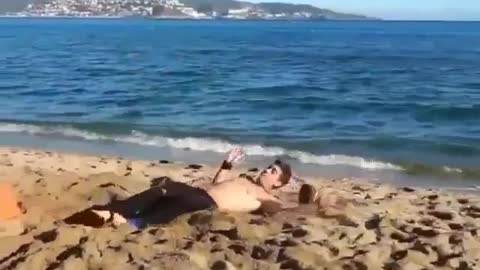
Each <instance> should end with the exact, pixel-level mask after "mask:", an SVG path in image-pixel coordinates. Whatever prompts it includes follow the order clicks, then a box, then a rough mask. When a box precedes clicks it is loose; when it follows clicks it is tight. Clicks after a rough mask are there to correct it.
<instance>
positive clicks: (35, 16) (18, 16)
mask: <svg viewBox="0 0 480 270" xmlns="http://www.w3.org/2000/svg"><path fill="white" fill-rule="evenodd" d="M0 19H52V20H54V19H85V20H94V19H106V20H118V19H141V20H153V21H155V20H158V21H162V20H179V21H236V22H241V21H265V22H269V21H300V22H301V21H312V22H314V21H337V22H339V21H345V22H347V21H359V22H361V21H384V20H383V19H380V18H370V19H362V20H356V19H342V20H332V19H323V18H270V19H264V18H245V19H238V18H192V17H183V16H159V17H152V16H145V17H143V16H41V15H32V16H22V15H4V14H3V15H0Z"/></svg>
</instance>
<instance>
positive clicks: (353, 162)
mask: <svg viewBox="0 0 480 270" xmlns="http://www.w3.org/2000/svg"><path fill="white" fill-rule="evenodd" d="M0 132H3V133H27V134H31V135H60V136H65V137H71V138H81V139H84V140H89V141H114V142H122V143H131V144H138V145H145V146H153V147H173V148H178V149H187V150H192V151H211V152H217V153H225V152H227V151H229V150H230V149H232V148H233V147H238V146H241V147H243V149H244V150H245V152H246V153H247V154H248V155H253V156H267V157H272V156H286V157H290V158H293V159H296V160H298V161H300V162H302V163H310V164H318V165H348V166H353V167H358V168H362V169H367V170H403V169H402V167H400V166H397V165H394V164H391V163H388V162H382V161H376V160H369V159H365V158H363V157H358V156H347V155H336V154H329V155H315V154H312V153H308V152H303V151H296V150H288V149H285V148H282V147H271V146H262V145H257V144H234V143H230V142H227V141H224V140H219V139H211V138H195V137H183V138H173V137H164V136H158V135H148V134H145V133H142V132H139V131H135V130H132V131H131V133H130V134H126V135H118V134H117V135H106V134H100V133H96V132H91V131H87V130H81V129H77V128H73V127H69V126H38V125H32V124H14V123H0Z"/></svg>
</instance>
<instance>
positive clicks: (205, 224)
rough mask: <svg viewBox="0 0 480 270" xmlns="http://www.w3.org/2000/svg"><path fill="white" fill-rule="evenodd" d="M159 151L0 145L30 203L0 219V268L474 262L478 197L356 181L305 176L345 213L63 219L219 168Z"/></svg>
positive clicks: (3, 175) (3, 172)
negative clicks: (340, 202)
mask: <svg viewBox="0 0 480 270" xmlns="http://www.w3.org/2000/svg"><path fill="white" fill-rule="evenodd" d="M159 158H160V159H159V160H127V159H123V158H121V157H112V156H89V155H81V154H71V153H60V152H51V151H45V150H38V149H25V148H14V147H2V148H0V181H2V182H7V183H11V184H12V185H13V186H14V188H15V190H16V191H17V193H18V195H19V198H20V200H21V202H22V204H23V205H24V206H25V208H26V210H27V211H26V213H25V214H24V215H23V216H22V217H21V219H19V220H14V221H8V222H5V221H0V237H1V238H0V269H29V270H30V269H33V270H34V269H217V270H218V269H362V270H363V269H387V270H394V269H412V270H415V269H462V270H465V269H480V256H479V255H478V254H480V236H479V234H480V196H478V195H476V194H462V193H451V192H447V191H445V190H439V189H435V190H433V189H432V190H428V189H422V188H410V187H395V186H392V185H388V184H378V183H372V182H368V181H358V180H355V179H335V180H331V179H325V178H322V177H311V178H307V179H305V180H306V181H307V182H309V183H312V184H314V185H315V186H317V187H319V188H321V190H322V192H327V191H336V192H340V193H342V194H344V196H347V197H348V198H351V199H352V200H353V203H352V204H350V205H349V206H348V207H347V209H345V211H343V212H329V211H327V212H319V211H318V210H317V208H316V207H314V206H299V207H298V208H297V209H294V210H289V211H284V212H281V213H277V214H275V215H259V214H257V215H254V214H238V213H237V214H226V213H219V212H215V211H213V212H209V211H202V212H197V213H193V214H188V215H184V216H182V217H179V218H178V219H177V220H175V221H173V222H172V223H170V224H166V225H161V226H152V227H148V228H146V229H144V230H136V229H135V228H134V227H132V226H130V225H128V224H124V225H121V226H119V227H112V226H107V227H105V228H101V229H93V228H88V227H83V226H70V225H66V224H63V223H62V222H60V221H59V220H61V219H62V218H65V217H67V216H69V215H70V214H72V213H74V212H77V211H79V210H81V209H84V208H86V207H88V206H90V205H92V204H102V203H106V202H108V201H109V200H111V199H112V198H114V197H116V198H123V197H128V196H129V195H132V194H135V193H137V192H141V191H142V190H145V189H147V188H149V187H150V186H152V185H155V184H156V181H153V179H155V178H158V177H169V178H171V179H173V180H175V181H182V182H188V183H191V184H193V185H197V186H201V185H203V184H205V183H208V181H209V180H210V177H211V176H213V174H214V172H215V170H216V168H212V167H208V166H203V165H201V164H200V165H199V164H185V163H181V162H172V161H168V160H161V157H159ZM258 169H260V168H258ZM257 173H258V172H257V171H256V170H255V168H240V169H238V170H235V171H234V172H233V175H236V176H239V177H246V176H248V175H250V176H252V177H253V176H255V175H256V174H257ZM320 174H321V172H319V175H320ZM297 189H298V185H292V186H289V187H287V188H286V189H285V190H284V191H285V192H287V195H286V197H287V198H288V199H290V200H295V198H296V193H295V192H296V190H297ZM0 200H1V199H0ZM19 233H20V234H19ZM9 234H19V235H11V236H9Z"/></svg>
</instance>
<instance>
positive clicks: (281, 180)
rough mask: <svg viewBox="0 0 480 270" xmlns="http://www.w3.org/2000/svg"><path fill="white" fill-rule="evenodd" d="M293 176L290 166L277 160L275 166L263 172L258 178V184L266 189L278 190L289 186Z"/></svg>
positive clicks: (272, 165)
mask: <svg viewBox="0 0 480 270" xmlns="http://www.w3.org/2000/svg"><path fill="white" fill-rule="evenodd" d="M291 176H292V170H291V168H290V165H288V164H287V163H285V162H282V161H281V160H275V162H274V163H273V164H271V165H270V166H268V167H267V168H266V169H265V170H263V172H262V173H261V174H260V176H259V177H258V182H259V184H260V185H262V186H263V187H264V188H265V189H276V188H280V187H282V186H284V185H286V184H288V181H289V180H290V177H291Z"/></svg>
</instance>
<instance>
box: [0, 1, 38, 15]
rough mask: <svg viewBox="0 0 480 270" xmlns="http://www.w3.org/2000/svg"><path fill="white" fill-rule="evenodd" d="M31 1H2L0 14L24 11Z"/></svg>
mask: <svg viewBox="0 0 480 270" xmlns="http://www.w3.org/2000/svg"><path fill="white" fill-rule="evenodd" d="M30 2H31V0H0V13H5V12H17V11H21V10H23V9H24V8H25V7H26V6H27V5H28V4H30Z"/></svg>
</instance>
